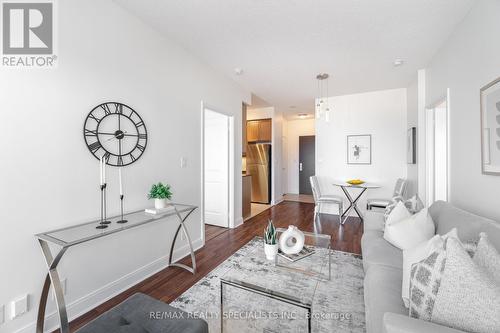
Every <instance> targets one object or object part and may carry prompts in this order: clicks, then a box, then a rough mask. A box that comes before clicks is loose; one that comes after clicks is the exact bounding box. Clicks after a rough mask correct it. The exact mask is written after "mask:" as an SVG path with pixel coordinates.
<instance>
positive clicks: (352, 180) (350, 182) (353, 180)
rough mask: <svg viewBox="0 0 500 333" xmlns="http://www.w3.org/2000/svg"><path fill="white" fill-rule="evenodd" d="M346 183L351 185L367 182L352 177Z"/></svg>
mask: <svg viewBox="0 0 500 333" xmlns="http://www.w3.org/2000/svg"><path fill="white" fill-rule="evenodd" d="M346 183H347V184H351V185H361V184H364V183H365V182H364V181H363V180H361V179H350V180H348V181H347V182H346Z"/></svg>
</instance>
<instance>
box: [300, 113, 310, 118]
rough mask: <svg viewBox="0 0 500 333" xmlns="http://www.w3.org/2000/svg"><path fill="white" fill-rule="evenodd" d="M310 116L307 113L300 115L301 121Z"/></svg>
mask: <svg viewBox="0 0 500 333" xmlns="http://www.w3.org/2000/svg"><path fill="white" fill-rule="evenodd" d="M308 116H309V115H308V114H307V113H299V118H300V119H306V118H307V117H308Z"/></svg>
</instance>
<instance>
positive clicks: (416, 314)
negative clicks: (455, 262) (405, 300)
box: [409, 244, 446, 321]
mask: <svg viewBox="0 0 500 333" xmlns="http://www.w3.org/2000/svg"><path fill="white" fill-rule="evenodd" d="M445 263H446V251H445V247H444V244H443V246H442V247H440V248H438V249H436V250H435V251H434V252H432V253H431V254H430V255H429V256H428V257H427V258H426V259H424V260H422V261H421V262H419V263H416V264H413V265H412V266H411V274H410V307H409V308H410V317H413V318H417V319H423V320H427V321H430V320H431V318H432V310H433V309H434V303H435V301H436V297H437V294H438V291H439V286H440V284H441V278H442V276H443V270H444V265H445Z"/></svg>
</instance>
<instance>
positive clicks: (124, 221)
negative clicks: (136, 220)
mask: <svg viewBox="0 0 500 333" xmlns="http://www.w3.org/2000/svg"><path fill="white" fill-rule="evenodd" d="M120 212H121V218H120V220H119V221H116V223H127V222H128V220H124V219H123V194H120Z"/></svg>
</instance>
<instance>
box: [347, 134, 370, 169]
mask: <svg viewBox="0 0 500 333" xmlns="http://www.w3.org/2000/svg"><path fill="white" fill-rule="evenodd" d="M347 164H372V136H371V135H369V134H367V135H348V136H347Z"/></svg>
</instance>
